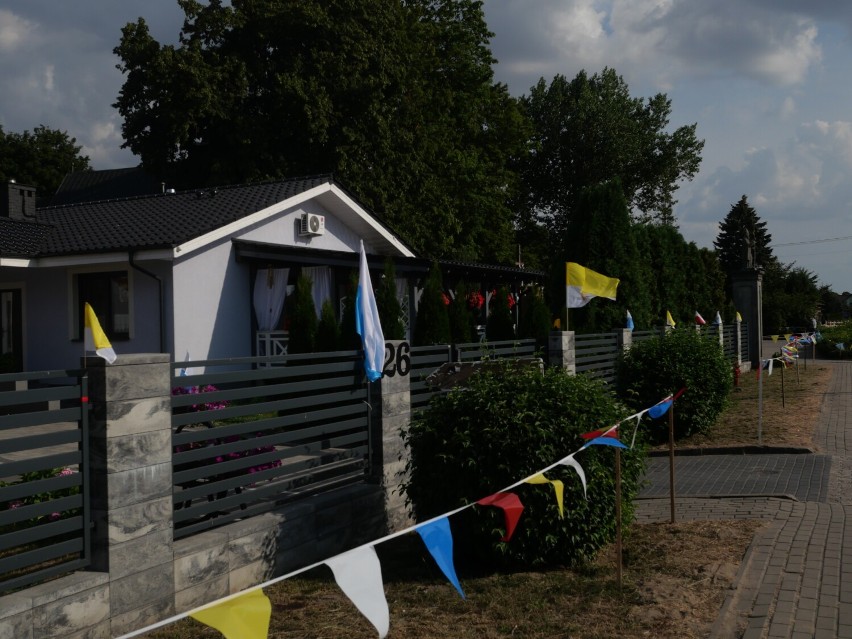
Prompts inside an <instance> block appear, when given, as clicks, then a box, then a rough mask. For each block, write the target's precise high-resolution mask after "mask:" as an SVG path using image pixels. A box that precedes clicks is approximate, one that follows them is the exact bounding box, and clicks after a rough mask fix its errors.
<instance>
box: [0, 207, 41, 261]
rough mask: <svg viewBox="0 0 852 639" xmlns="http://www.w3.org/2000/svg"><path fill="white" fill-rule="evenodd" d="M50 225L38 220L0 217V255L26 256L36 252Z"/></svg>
mask: <svg viewBox="0 0 852 639" xmlns="http://www.w3.org/2000/svg"><path fill="white" fill-rule="evenodd" d="M50 232H51V227H50V226H47V225H45V224H39V223H38V222H28V221H25V220H13V219H11V218H8V217H0V255H3V256H8V257H27V256H30V255H33V254H35V253H37V252H38V250H39V248H40V247H41V245H42V243H43V242H44V240H45V238H46V237H47V236H48V235H49V234H50Z"/></svg>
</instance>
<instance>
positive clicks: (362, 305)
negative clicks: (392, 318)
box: [355, 240, 385, 382]
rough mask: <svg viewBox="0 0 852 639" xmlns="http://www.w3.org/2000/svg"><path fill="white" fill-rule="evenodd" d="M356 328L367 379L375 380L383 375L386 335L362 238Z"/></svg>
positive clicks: (356, 301)
mask: <svg viewBox="0 0 852 639" xmlns="http://www.w3.org/2000/svg"><path fill="white" fill-rule="evenodd" d="M355 330H356V331H357V333H358V335H360V336H361V343H362V345H363V347H364V369H365V370H366V372H367V379H368V380H370V381H371V382H375V381H376V380H377V379H381V377H382V368H383V367H384V358H385V335H384V333H382V323H381V322H380V321H379V310H378V308H377V307H376V295H375V294H374V293H373V283H372V282H371V281H370V269H369V268H367V253H366V252H365V251H364V240H361V264H360V268H359V272H358V293H357V295H356V296H355Z"/></svg>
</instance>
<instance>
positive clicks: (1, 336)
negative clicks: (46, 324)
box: [0, 289, 24, 373]
mask: <svg viewBox="0 0 852 639" xmlns="http://www.w3.org/2000/svg"><path fill="white" fill-rule="evenodd" d="M22 325H23V312H22V308H21V289H0V373H18V372H20V371H22V370H24V340H23V331H22V330H21V328H22Z"/></svg>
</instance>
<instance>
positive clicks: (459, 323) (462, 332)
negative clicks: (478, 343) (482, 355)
mask: <svg viewBox="0 0 852 639" xmlns="http://www.w3.org/2000/svg"><path fill="white" fill-rule="evenodd" d="M470 292H471V291H470V287H469V286H468V285H467V284H465V283H464V282H459V283H458V284H457V285H456V297H455V299H453V300H452V301H451V302H450V305H449V306H448V307H447V312H448V313H449V322H450V338H451V339H452V341H453V344H467V343H469V342H472V341H473V339H474V338H473V313H472V312H471V310H470V307H469V306H468V299H467V298H468V295H470Z"/></svg>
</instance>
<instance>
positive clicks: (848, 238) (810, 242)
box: [771, 235, 852, 248]
mask: <svg viewBox="0 0 852 639" xmlns="http://www.w3.org/2000/svg"><path fill="white" fill-rule="evenodd" d="M841 240H852V235H846V236H844V237H826V238H823V239H821V240H804V241H803V242H787V243H785V244H771V246H772V248H780V247H782V246H799V245H801V244H822V243H823V242H839V241H841Z"/></svg>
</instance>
